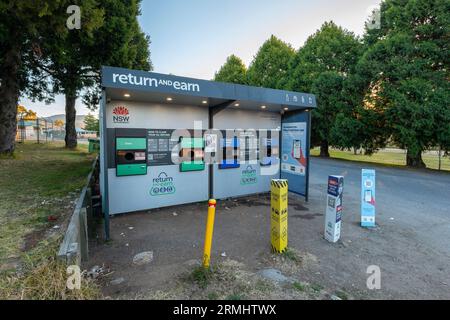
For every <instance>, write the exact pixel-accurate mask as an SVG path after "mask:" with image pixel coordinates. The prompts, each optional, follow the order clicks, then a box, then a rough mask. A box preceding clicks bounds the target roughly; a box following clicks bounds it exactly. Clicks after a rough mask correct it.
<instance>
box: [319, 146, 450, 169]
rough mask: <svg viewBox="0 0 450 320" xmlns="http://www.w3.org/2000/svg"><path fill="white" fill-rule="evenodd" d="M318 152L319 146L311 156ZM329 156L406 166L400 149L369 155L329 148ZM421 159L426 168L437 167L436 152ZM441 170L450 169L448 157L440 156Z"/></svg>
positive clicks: (426, 154) (404, 156)
mask: <svg viewBox="0 0 450 320" xmlns="http://www.w3.org/2000/svg"><path fill="white" fill-rule="evenodd" d="M319 153H320V150H319V148H315V149H313V150H311V155H312V156H318V155H319ZM330 156H331V157H332V158H336V159H342V160H348V161H359V162H370V163H378V164H383V165H391V166H406V155H405V153H404V152H402V151H400V150H389V149H388V150H381V151H379V152H377V153H375V154H373V155H371V156H366V155H361V154H356V155H355V154H354V153H353V152H352V151H341V150H335V149H330ZM422 158H423V161H424V162H425V164H426V166H427V168H429V169H434V170H437V169H438V163H439V158H438V156H437V154H434V153H424V154H423V155H422ZM441 170H443V171H450V158H449V157H442V158H441Z"/></svg>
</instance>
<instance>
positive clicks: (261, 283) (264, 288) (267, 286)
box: [255, 280, 273, 293]
mask: <svg viewBox="0 0 450 320" xmlns="http://www.w3.org/2000/svg"><path fill="white" fill-rule="evenodd" d="M255 289H256V290H258V291H260V292H263V293H265V292H270V291H271V290H272V289H273V285H272V284H271V283H270V282H269V281H266V280H258V281H257V282H256V284H255Z"/></svg>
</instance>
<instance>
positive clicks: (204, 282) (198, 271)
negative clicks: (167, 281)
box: [189, 266, 213, 289]
mask: <svg viewBox="0 0 450 320" xmlns="http://www.w3.org/2000/svg"><path fill="white" fill-rule="evenodd" d="M212 277H213V270H212V269H208V268H204V267H203V266H199V267H196V268H195V269H194V270H193V271H192V273H191V274H190V275H189V279H190V280H191V281H192V282H194V283H195V284H197V285H198V286H199V287H200V288H202V289H205V288H206V287H207V286H208V284H209V283H210V282H211V280H212Z"/></svg>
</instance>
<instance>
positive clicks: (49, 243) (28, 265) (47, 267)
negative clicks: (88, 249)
mask: <svg viewBox="0 0 450 320" xmlns="http://www.w3.org/2000/svg"><path fill="white" fill-rule="evenodd" d="M60 241H61V236H57V237H54V238H52V239H47V240H44V241H42V242H41V243H39V246H37V247H36V249H34V250H32V251H30V252H29V253H27V254H25V255H24V257H23V264H22V271H21V272H20V274H17V273H9V272H3V273H2V274H1V275H0V299H2V300H5V299H8V300H12V299H14V300H86V299H98V298H100V297H101V293H100V289H99V287H98V286H97V285H96V284H95V283H94V282H92V281H91V280H89V279H86V278H82V282H81V289H80V290H69V289H67V285H66V284H67V273H66V272H67V265H66V264H64V263H62V262H61V261H58V260H57V257H56V252H57V249H58V247H59V243H60Z"/></svg>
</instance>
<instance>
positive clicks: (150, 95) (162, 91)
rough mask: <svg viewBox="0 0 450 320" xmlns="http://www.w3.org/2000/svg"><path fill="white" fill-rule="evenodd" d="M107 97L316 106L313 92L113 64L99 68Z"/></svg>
mask: <svg viewBox="0 0 450 320" xmlns="http://www.w3.org/2000/svg"><path fill="white" fill-rule="evenodd" d="M102 86H103V88H104V90H105V91H106V95H107V98H108V99H113V100H128V99H129V100H130V101H143V102H156V103H168V102H171V103H174V104H188V105H203V106H205V107H214V106H217V105H220V104H222V103H227V102H236V103H239V107H242V108H243V109H255V110H261V108H263V109H264V110H266V111H272V112H278V111H280V110H283V109H285V108H288V109H289V110H290V111H292V110H305V109H312V108H316V107H317V104H316V98H315V96H314V95H313V94H307V93H300V92H292V91H284V90H275V89H267V88H261V87H252V86H245V85H239V84H232V83H222V82H216V81H207V80H201V79H193V78H186V77H178V76H174V75H166V74H160V73H154V72H147V71H139V70H130V69H123V68H115V67H103V68H102Z"/></svg>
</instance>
